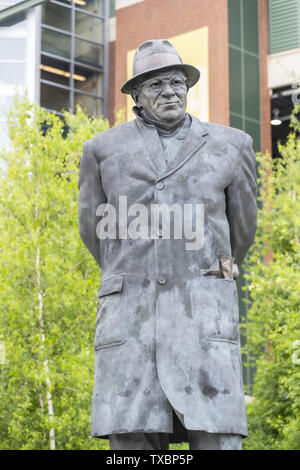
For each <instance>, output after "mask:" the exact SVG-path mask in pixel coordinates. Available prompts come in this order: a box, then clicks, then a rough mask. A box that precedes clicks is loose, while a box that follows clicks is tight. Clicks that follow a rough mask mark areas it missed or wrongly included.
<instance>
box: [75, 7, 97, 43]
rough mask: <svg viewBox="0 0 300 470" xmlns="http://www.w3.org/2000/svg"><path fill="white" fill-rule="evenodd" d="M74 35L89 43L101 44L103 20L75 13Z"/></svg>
mask: <svg viewBox="0 0 300 470" xmlns="http://www.w3.org/2000/svg"><path fill="white" fill-rule="evenodd" d="M75 34H76V35H78V36H82V37H84V38H86V39H89V40H90V41H94V42H103V20H101V19H100V18H95V17H93V16H91V15H86V14H85V13H80V12H79V11H76V13H75Z"/></svg>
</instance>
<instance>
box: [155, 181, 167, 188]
mask: <svg viewBox="0 0 300 470" xmlns="http://www.w3.org/2000/svg"><path fill="white" fill-rule="evenodd" d="M164 187H165V183H163V182H162V181H159V182H158V183H156V189H164Z"/></svg>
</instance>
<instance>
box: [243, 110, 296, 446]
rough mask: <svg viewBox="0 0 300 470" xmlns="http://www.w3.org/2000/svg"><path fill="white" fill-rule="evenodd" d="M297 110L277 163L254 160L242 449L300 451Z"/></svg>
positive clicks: (263, 158)
mask: <svg viewBox="0 0 300 470" xmlns="http://www.w3.org/2000/svg"><path fill="white" fill-rule="evenodd" d="M299 110H300V108H299V107H298V108H295V110H294V113H295V114H294V117H293V119H292V123H293V124H294V131H293V132H292V133H291V134H290V135H289V138H288V140H287V143H286V144H285V145H279V149H280V153H281V158H280V159H278V160H277V161H273V162H272V161H271V159H270V156H269V155H266V156H264V157H260V158H259V162H260V165H259V175H260V183H261V201H262V203H263V204H262V208H261V210H260V211H259V225H258V230H257V235H256V240H255V244H254V245H253V247H252V253H251V259H250V263H249V275H248V280H249V282H250V294H251V298H252V302H253V303H252V307H251V310H250V312H249V315H248V317H249V318H248V320H249V322H248V324H247V325H244V326H245V328H246V330H247V349H248V354H249V355H250V357H251V359H252V362H254V363H256V367H257V373H256V378H255V385H254V395H255V400H254V401H253V402H252V404H251V405H249V407H248V422H249V435H250V437H249V438H248V439H247V440H245V445H244V447H245V448H248V449H265V448H270V449H271V448H277V449H281V448H283V449H299V448H300V388H299V379H300V369H299V367H300V366H299V364H298V362H297V361H295V360H294V358H295V347H294V345H295V344H297V341H299V340H300V316H299V310H300V301H299V299H300V270H299V265H300V246H299V227H300V201H299V193H300V137H299V134H297V131H299V130H300V126H299V122H298V120H297V119H296V117H295V115H296V113H297V112H299ZM266 256H268V258H269V260H270V261H269V262H268V263H264V262H263V261H264V259H265V257H266ZM297 357H298V356H297Z"/></svg>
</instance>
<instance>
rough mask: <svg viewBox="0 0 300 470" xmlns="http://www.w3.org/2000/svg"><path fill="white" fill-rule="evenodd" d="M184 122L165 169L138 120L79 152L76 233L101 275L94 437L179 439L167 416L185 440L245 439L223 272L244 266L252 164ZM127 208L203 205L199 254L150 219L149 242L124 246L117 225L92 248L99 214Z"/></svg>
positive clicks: (228, 136)
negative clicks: (197, 436) (189, 433)
mask: <svg viewBox="0 0 300 470" xmlns="http://www.w3.org/2000/svg"><path fill="white" fill-rule="evenodd" d="M190 119H191V125H190V129H189V131H188V134H187V136H186V138H185V139H184V140H182V141H181V140H178V152H177V153H176V155H175V156H174V158H173V159H172V160H171V162H170V163H169V164H168V165H167V164H166V162H165V159H164V155H163V149H162V145H161V142H160V139H159V135H158V133H157V130H156V128H155V127H154V126H153V125H149V124H146V123H145V122H144V121H143V120H142V119H141V118H139V117H137V118H136V119H135V120H133V121H130V122H127V123H124V124H121V125H119V126H116V127H114V128H111V129H109V130H107V131H105V132H103V133H100V134H99V135H97V136H96V137H94V138H93V139H91V140H89V141H87V142H85V144H84V146H83V155H82V159H81V165H80V176H79V224H80V235H81V237H82V239H83V241H84V243H85V244H86V246H87V248H88V249H89V251H90V252H91V254H92V255H93V256H94V258H95V259H96V261H97V262H98V264H99V266H100V267H101V269H102V280H101V284H100V288H99V291H98V293H97V294H96V296H97V297H98V308H97V316H96V331H95V344H94V346H95V373H94V392H93V400H92V425H91V434H92V436H93V437H101V436H102V437H107V435H109V434H113V433H125V432H166V433H170V434H171V436H170V437H171V439H170V440H171V442H172V441H176V440H177V439H178V436H176V432H175V427H176V429H177V425H176V426H175V424H174V420H173V416H175V417H176V419H177V421H178V423H180V426H181V430H182V429H183V428H185V429H189V430H204V431H207V432H211V433H234V434H240V435H242V436H246V435H247V422H246V414H245V397H244V393H243V379H242V364H241V351H240V336H239V311H238V297H237V287H236V281H235V280H234V278H233V276H232V275H231V271H230V269H229V270H226V269H224V270H222V267H224V266H225V264H226V263H225V264H224V265H223V264H222V263H223V261H224V260H227V261H228V260H229V264H230V263H232V262H233V258H234V263H236V264H237V265H240V263H241V262H242V260H243V258H244V257H245V255H246V253H247V250H248V249H249V247H250V245H251V243H252V241H253V239H254V235H255V230H256V212H257V205H256V169H255V154H254V152H253V149H252V139H251V137H250V136H249V135H247V134H245V133H244V132H242V131H240V130H237V129H233V128H230V127H226V126H222V125H218V124H212V123H203V122H200V121H199V120H198V119H197V118H195V117H193V116H190ZM125 196H126V198H125ZM120 197H121V199H120ZM122 197H123V199H122ZM124 200H126V202H127V207H128V208H129V207H130V206H131V205H133V204H141V205H143V207H146V208H147V209H148V211H149V214H150V213H151V206H153V205H161V204H167V205H168V206H172V205H173V204H179V205H180V207H181V208H184V205H185V204H186V205H187V206H188V205H190V206H191V205H194V206H195V204H198V205H199V207H201V206H202V207H203V209H204V211H203V212H202V214H203V223H204V224H203V227H202V228H203V230H202V232H203V235H204V238H203V243H202V245H201V246H198V247H197V249H187V245H186V243H190V242H191V240H190V236H189V238H187V236H185V232H184V231H183V236H182V237H176V236H172V233H171V235H170V236H164V235H165V234H164V233H163V230H164V226H163V224H162V221H161V220H160V221H159V223H158V225H157V227H156V228H157V233H156V234H155V233H153V229H152V228H153V227H152V228H151V227H150V225H151V220H150V223H149V236H148V237H145V236H144V237H143V238H137V237H136V239H134V237H129V236H125V235H126V234H125V235H124V222H122V223H123V229H122V230H123V231H122V233H121V231H118V230H117V233H116V234H115V235H114V233H113V231H112V232H111V233H110V234H109V236H108V237H107V238H106V239H105V238H104V237H103V236H102V238H101V237H100V239H99V236H98V235H99V232H97V233H98V235H97V233H96V229H97V227H98V228H99V222H100V220H101V217H104V216H105V214H107V212H105V213H103V211H102V212H101V211H100V212H99V206H100V205H102V204H108V203H109V204H111V205H112V206H113V207H114V208H116V212H117V213H118V209H119V206H120V204H121V203H120V201H123V202H122V204H124ZM101 207H103V206H101ZM107 207H108V206H107ZM159 207H160V206H159ZM97 208H98V212H97V214H98V215H96V211H97ZM123 210H124V207H123ZM195 213H196V211H194V210H193V211H192V216H191V217H192V219H193V223H194V222H195V220H194V219H195V217H196V216H195ZM99 214H102V215H100V216H99ZM128 214H129V217H128V219H127V223H128V228H129V225H130V224H131V223H133V221H134V220H135V217H133V215H134V214H133V213H130V211H129V212H128ZM190 214H191V212H190ZM135 215H136V216H137V213H136V214H135ZM118 223H119V226H118ZM120 227H121V222H120V221H119V222H118V220H117V229H119V228H120ZM125 228H126V227H125ZM156 228H155V230H156ZM198 229H199V227H198V228H197V230H198ZM199 230H201V227H200V229H199ZM150 232H151V233H150ZM228 273H229V274H228ZM173 410H175V412H176V415H175V413H174V411H173ZM178 418H179V420H178ZM182 425H183V426H182ZM179 439H180V438H179Z"/></svg>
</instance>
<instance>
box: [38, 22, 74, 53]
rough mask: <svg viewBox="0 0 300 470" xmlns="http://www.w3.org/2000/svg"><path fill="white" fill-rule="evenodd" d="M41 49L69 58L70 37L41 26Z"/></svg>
mask: <svg viewBox="0 0 300 470" xmlns="http://www.w3.org/2000/svg"><path fill="white" fill-rule="evenodd" d="M42 51H43V52H49V53H50V54H54V55H58V56H61V57H67V58H69V57H70V51H71V38H70V36H67V35H66V34H62V33H57V32H56V31H50V30H48V29H45V28H42Z"/></svg>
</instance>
